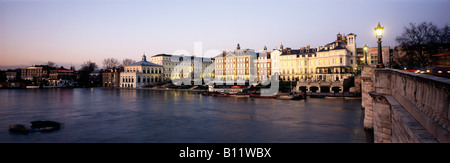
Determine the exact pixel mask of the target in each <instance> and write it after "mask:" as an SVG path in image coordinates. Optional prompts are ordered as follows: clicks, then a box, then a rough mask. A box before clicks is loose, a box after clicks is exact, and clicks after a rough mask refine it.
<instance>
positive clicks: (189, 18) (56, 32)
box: [0, 0, 450, 69]
mask: <svg viewBox="0 0 450 163" xmlns="http://www.w3.org/2000/svg"><path fill="white" fill-rule="evenodd" d="M371 4H379V5H381V6H382V7H371ZM448 6H450V1H445V0H431V1H427V0H414V1H407V2H406V1H403V0H394V1H388V0H382V1H373V0H368V1H355V0H344V1H335V0H320V1H306V0H305V1H293V0H282V1H272V0H263V1H256V0H246V1H236V0H231V1H214V2H210V1H205V0H192V1H180V0H170V1H161V0H154V1H146V0H133V1H121V0H113V1H107V0H105V1H95V2H90V1H85V0H67V1H49V0H23V1H8V0H6V1H5V0H0V26H1V28H0V57H1V58H2V59H1V60H0V67H5V66H14V65H40V64H42V63H46V62H47V61H53V62H55V63H56V64H57V65H58V66H64V67H66V68H68V67H70V65H74V66H75V68H76V69H79V68H80V67H81V66H80V65H81V64H82V63H83V62H85V61H88V60H90V61H93V62H95V63H96V64H97V65H98V66H99V69H100V68H102V67H103V64H102V61H103V59H105V58H116V59H118V60H119V61H122V60H123V59H125V58H130V59H133V60H136V61H138V60H140V57H141V56H142V55H143V54H144V53H145V54H146V55H147V56H148V57H151V56H153V55H156V54H173V53H174V51H176V50H180V49H183V50H186V51H188V52H189V54H186V55H191V56H192V55H193V54H194V43H195V42H202V43H203V44H202V45H203V46H202V47H203V48H202V54H203V55H202V56H203V57H214V56H215V55H214V56H212V55H209V56H204V54H205V52H206V51H208V50H218V51H219V52H221V51H229V50H234V49H235V47H236V44H238V43H239V44H240V45H241V47H242V49H247V48H248V49H255V51H260V50H262V49H263V47H264V46H267V48H268V50H269V51H271V50H272V49H275V48H278V47H279V46H280V44H283V46H284V47H290V48H293V49H298V48H300V47H304V46H306V45H310V46H311V47H312V48H315V47H317V46H324V45H325V44H327V43H330V42H332V41H334V40H335V39H336V34H338V33H341V34H344V33H345V34H349V33H354V34H356V35H357V37H356V40H357V41H356V43H357V48H360V47H362V46H364V44H367V45H368V46H370V47H376V46H377V44H376V41H377V40H376V38H375V34H374V28H375V27H376V25H377V23H378V22H380V23H381V26H383V27H384V29H385V33H384V34H383V39H382V41H383V44H382V46H389V47H391V48H392V47H393V45H395V44H396V42H395V37H397V36H399V35H400V34H401V33H402V31H403V28H404V27H406V26H408V25H409V23H416V24H418V23H421V22H432V23H433V24H435V25H436V26H438V27H439V28H442V27H443V26H445V25H448V24H449V20H450V11H448V10H447V7H448Z"/></svg>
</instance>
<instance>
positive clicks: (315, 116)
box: [0, 88, 372, 143]
mask: <svg viewBox="0 0 450 163" xmlns="http://www.w3.org/2000/svg"><path fill="white" fill-rule="evenodd" d="M362 113H363V110H361V100H343V99H317V98H308V99H304V100H298V101H294V100H276V99H258V98H236V97H211V96H202V95H200V94H193V93H189V92H177V91H153V90H135V89H104V88H75V89H18V90H5V89H4V90H0V142H14V143H15V142H33V143H40V142H44V143H52V142H65V143H91V142H92V143H94V142H95V143H128V142H133V143H136V142H149V143H154V142H155V143H156V142H158V143H159V142H162V143H204V142H206V143H304V142H306V143H317V142H319V143H321V142H329V143H335V142H337V143H367V142H371V141H372V140H371V138H370V136H369V134H368V133H366V132H365V131H364V129H363V128H364V127H363V124H362V116H363V114H362ZM35 120H52V121H58V122H61V123H63V127H62V128H61V129H60V130H57V131H54V132H49V133H41V132H32V133H28V134H16V133H10V132H9V131H8V125H9V124H25V125H26V126H27V127H29V126H30V122H31V121H35Z"/></svg>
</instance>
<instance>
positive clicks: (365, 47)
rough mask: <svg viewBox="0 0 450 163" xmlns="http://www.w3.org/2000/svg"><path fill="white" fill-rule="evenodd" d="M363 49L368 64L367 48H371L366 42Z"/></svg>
mask: <svg viewBox="0 0 450 163" xmlns="http://www.w3.org/2000/svg"><path fill="white" fill-rule="evenodd" d="M363 50H364V60H365V62H366V65H368V64H367V50H369V47H368V46H367V45H366V44H364V47H363Z"/></svg>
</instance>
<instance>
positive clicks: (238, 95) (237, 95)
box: [231, 94, 250, 97]
mask: <svg viewBox="0 0 450 163" xmlns="http://www.w3.org/2000/svg"><path fill="white" fill-rule="evenodd" d="M231 96H232V97H250V95H240V94H236V95H231Z"/></svg>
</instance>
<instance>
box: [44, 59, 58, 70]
mask: <svg viewBox="0 0 450 163" xmlns="http://www.w3.org/2000/svg"><path fill="white" fill-rule="evenodd" d="M47 65H48V66H49V67H55V68H56V67H58V65H56V63H55V62H53V61H48V62H47Z"/></svg>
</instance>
